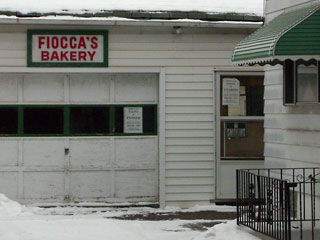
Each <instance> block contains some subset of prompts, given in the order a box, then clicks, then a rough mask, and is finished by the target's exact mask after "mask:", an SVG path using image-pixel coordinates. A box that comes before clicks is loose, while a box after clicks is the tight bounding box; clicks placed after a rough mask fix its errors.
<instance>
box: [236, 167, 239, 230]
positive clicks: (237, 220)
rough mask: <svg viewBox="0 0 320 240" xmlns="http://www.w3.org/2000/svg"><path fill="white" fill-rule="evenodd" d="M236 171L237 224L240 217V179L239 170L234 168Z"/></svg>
mask: <svg viewBox="0 0 320 240" xmlns="http://www.w3.org/2000/svg"><path fill="white" fill-rule="evenodd" d="M236 171H237V225H239V218H240V209H239V195H240V194H239V191H240V179H239V177H240V176H239V174H240V173H239V171H240V170H238V169H237V170H236Z"/></svg>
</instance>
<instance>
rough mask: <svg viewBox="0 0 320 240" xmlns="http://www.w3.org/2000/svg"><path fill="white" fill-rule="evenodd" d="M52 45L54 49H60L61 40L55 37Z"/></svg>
mask: <svg viewBox="0 0 320 240" xmlns="http://www.w3.org/2000/svg"><path fill="white" fill-rule="evenodd" d="M51 45H52V47H53V48H54V49H57V48H58V47H59V39H58V37H53V38H52V39H51Z"/></svg>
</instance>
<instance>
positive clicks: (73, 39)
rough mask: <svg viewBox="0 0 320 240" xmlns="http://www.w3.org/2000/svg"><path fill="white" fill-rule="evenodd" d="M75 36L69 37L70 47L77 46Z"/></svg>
mask: <svg viewBox="0 0 320 240" xmlns="http://www.w3.org/2000/svg"><path fill="white" fill-rule="evenodd" d="M76 42H77V38H76V37H71V38H70V48H72V49H75V48H77V43H76Z"/></svg>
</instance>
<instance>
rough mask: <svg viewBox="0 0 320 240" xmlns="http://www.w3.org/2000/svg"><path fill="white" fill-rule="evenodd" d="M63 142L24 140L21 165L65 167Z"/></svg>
mask: <svg viewBox="0 0 320 240" xmlns="http://www.w3.org/2000/svg"><path fill="white" fill-rule="evenodd" d="M64 148H65V145H64V140H63V139H61V140H55V139H41V138H39V139H25V140H24V141H23V150H22V151H23V165H24V166H28V167H36V166H37V167H59V168H63V167H64V166H65V160H64V157H65V156H64Z"/></svg>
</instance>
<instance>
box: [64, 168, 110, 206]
mask: <svg viewBox="0 0 320 240" xmlns="http://www.w3.org/2000/svg"><path fill="white" fill-rule="evenodd" d="M110 176H111V175H110V172H109V171H81V172H80V171H79V172H71V173H70V191H71V196H72V197H73V198H74V199H75V200H76V199H82V200H85V199H93V198H108V197H111V178H110Z"/></svg>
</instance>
